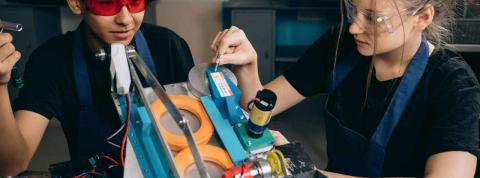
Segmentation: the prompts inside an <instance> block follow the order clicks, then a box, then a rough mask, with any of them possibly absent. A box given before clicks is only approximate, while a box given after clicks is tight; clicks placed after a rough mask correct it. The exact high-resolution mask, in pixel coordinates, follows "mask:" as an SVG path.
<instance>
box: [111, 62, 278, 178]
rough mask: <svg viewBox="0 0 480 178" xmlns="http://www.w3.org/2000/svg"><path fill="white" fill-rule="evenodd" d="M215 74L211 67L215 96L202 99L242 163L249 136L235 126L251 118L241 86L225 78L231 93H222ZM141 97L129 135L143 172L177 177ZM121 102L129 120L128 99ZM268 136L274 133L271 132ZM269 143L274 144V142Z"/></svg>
mask: <svg viewBox="0 0 480 178" xmlns="http://www.w3.org/2000/svg"><path fill="white" fill-rule="evenodd" d="M220 71H221V70H220ZM212 73H217V72H215V71H214V69H213V67H210V68H209V69H208V70H207V72H206V75H207V78H208V81H209V87H210V91H211V94H212V95H211V96H203V97H200V100H201V102H202V104H203V106H204V109H205V110H206V112H207V113H208V115H209V117H210V119H211V121H212V123H213V125H214V127H215V130H216V132H217V133H218V136H219V138H220V140H221V142H222V143H223V146H224V148H225V149H226V150H227V152H228V154H229V155H230V158H231V159H232V162H233V163H234V164H235V165H236V166H240V165H241V164H242V162H243V161H245V160H247V159H248V156H249V149H248V148H245V147H246V146H245V143H242V141H243V142H245V139H242V138H241V136H239V135H238V133H236V131H235V126H241V125H245V124H246V123H247V121H248V116H246V114H244V112H243V111H242V109H241V107H240V106H239V103H240V102H239V101H240V89H239V88H238V87H237V86H235V84H234V83H233V82H232V81H231V80H230V79H229V78H228V77H224V79H225V81H226V83H227V84H228V87H229V89H230V91H231V95H229V96H225V95H223V96H222V93H221V91H220V90H219V88H218V87H217V86H216V84H215V81H214V79H213V78H212ZM217 74H218V73H217ZM222 74H223V73H222ZM223 75H224V74H223ZM224 76H225V75H224ZM139 98H140V97H139V96H136V95H134V96H131V118H130V126H129V129H130V130H129V133H128V138H129V140H130V144H131V145H132V147H133V150H134V152H135V156H136V158H137V160H138V164H139V166H140V168H141V171H142V174H143V176H144V177H146V178H157V177H173V171H174V170H173V169H175V168H171V167H170V164H169V161H168V152H169V150H164V147H163V146H162V144H161V143H160V139H159V135H158V134H157V132H156V131H155V128H154V127H156V126H155V125H154V123H152V119H151V118H150V116H149V114H148V111H147V110H146V108H145V106H143V104H141V103H140V101H139ZM118 101H119V102H120V107H121V110H122V111H121V112H122V117H121V119H122V121H123V122H125V121H126V119H127V101H126V98H125V97H119V98H118ZM237 132H238V131H237ZM267 136H270V133H269V132H268V135H267ZM270 137H271V136H270ZM165 144H168V143H165ZM268 145H270V141H269V144H268Z"/></svg>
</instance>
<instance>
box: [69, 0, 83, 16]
mask: <svg viewBox="0 0 480 178" xmlns="http://www.w3.org/2000/svg"><path fill="white" fill-rule="evenodd" d="M66 1H67V3H68V7H70V11H72V12H73V14H76V15H80V14H82V6H81V2H80V1H81V0H66Z"/></svg>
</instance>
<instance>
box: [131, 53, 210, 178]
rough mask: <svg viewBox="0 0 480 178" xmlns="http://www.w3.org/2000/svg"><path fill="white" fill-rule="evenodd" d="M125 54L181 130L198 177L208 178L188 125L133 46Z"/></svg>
mask: <svg viewBox="0 0 480 178" xmlns="http://www.w3.org/2000/svg"><path fill="white" fill-rule="evenodd" d="M127 54H128V57H129V58H130V56H134V57H132V58H131V59H132V61H133V63H134V64H135V66H136V67H137V69H138V70H139V71H140V73H141V74H142V75H143V77H144V78H145V80H146V81H147V83H149V84H150V85H151V87H152V88H153V91H154V92H155V94H157V96H158V98H159V99H160V101H162V103H163V105H164V106H165V108H166V109H167V111H168V112H169V113H170V115H171V116H172V118H173V119H174V120H175V121H176V122H177V124H178V126H179V127H180V128H181V129H182V131H183V133H184V135H185V137H186V139H187V141H188V146H189V147H190V151H191V152H192V155H193V158H194V160H195V164H196V165H197V168H198V172H199V173H200V176H201V177H202V178H208V177H209V176H208V173H207V171H206V167H205V164H204V162H203V159H202V156H201V155H200V151H199V149H198V146H197V144H196V142H195V139H194V138H193V132H192V130H191V129H190V126H189V123H188V122H187V121H186V120H185V119H183V117H182V115H180V112H179V111H178V109H177V108H176V107H175V105H173V103H172V101H171V100H170V98H169V97H168V96H167V94H166V93H165V89H164V88H163V87H162V86H161V85H160V83H159V82H158V81H157V80H156V79H155V76H154V75H153V73H152V72H151V71H150V70H148V67H147V65H145V63H144V62H143V60H142V59H141V57H140V55H138V53H137V52H136V51H135V50H134V48H133V46H132V47H128V48H127Z"/></svg>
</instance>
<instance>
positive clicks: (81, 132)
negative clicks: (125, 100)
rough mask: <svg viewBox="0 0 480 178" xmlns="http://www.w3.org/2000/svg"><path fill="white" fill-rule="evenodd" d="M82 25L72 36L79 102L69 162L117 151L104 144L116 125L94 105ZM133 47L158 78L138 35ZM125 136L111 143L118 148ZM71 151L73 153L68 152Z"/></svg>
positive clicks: (143, 40) (151, 60) (115, 148)
mask: <svg viewBox="0 0 480 178" xmlns="http://www.w3.org/2000/svg"><path fill="white" fill-rule="evenodd" d="M83 27H84V25H83V23H82V24H81V25H80V26H79V27H78V28H77V29H76V30H75V31H74V32H73V43H72V47H73V56H72V57H73V66H74V68H73V69H74V76H75V84H76V89H77V93H78V99H79V101H80V112H79V115H78V134H77V136H78V137H77V145H78V148H76V149H73V150H76V151H75V152H74V153H70V156H71V159H72V160H82V159H88V158H89V157H91V156H93V155H117V154H118V153H119V152H120V149H119V148H117V147H114V146H113V145H110V144H108V143H107V138H108V137H109V136H110V135H112V134H113V133H114V132H115V131H116V130H118V125H116V124H113V123H112V122H109V121H110V120H111V119H113V118H103V117H102V116H101V115H100V114H99V113H98V111H97V109H96V108H95V107H94V105H93V100H92V93H91V90H92V88H91V86H90V78H89V76H88V69H87V63H86V60H88V59H87V58H86V57H85V54H84V53H85V51H84V46H87V44H85V38H84V30H83V29H82V28H83ZM134 38H135V45H136V47H137V48H136V49H137V51H138V53H139V54H140V56H141V57H142V58H143V60H144V62H145V63H146V65H147V66H148V68H149V69H150V70H151V71H152V72H153V74H154V75H155V76H157V77H158V75H157V71H156V68H155V65H154V62H153V58H152V55H151V53H150V50H149V48H148V45H147V43H146V41H145V38H144V36H143V34H142V32H141V31H138V32H137V33H136V34H135V37H134ZM123 135H124V134H118V135H117V136H116V137H114V138H112V139H111V141H112V142H114V143H116V144H118V145H121V141H122V140H121V139H122V137H123ZM71 150H72V149H71Z"/></svg>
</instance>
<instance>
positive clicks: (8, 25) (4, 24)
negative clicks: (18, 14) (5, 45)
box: [0, 20, 23, 33]
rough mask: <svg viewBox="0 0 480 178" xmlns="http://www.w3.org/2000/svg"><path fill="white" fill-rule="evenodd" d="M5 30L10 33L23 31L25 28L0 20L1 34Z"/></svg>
mask: <svg viewBox="0 0 480 178" xmlns="http://www.w3.org/2000/svg"><path fill="white" fill-rule="evenodd" d="M3 29H5V30H9V31H16V32H19V31H22V30H23V26H22V24H19V23H13V22H7V21H4V20H0V33H1V32H3Z"/></svg>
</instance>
